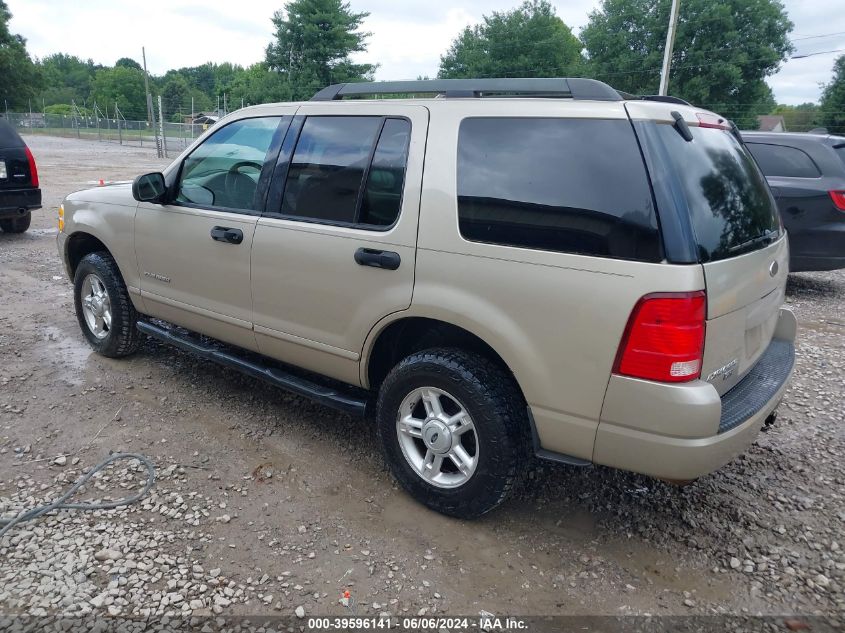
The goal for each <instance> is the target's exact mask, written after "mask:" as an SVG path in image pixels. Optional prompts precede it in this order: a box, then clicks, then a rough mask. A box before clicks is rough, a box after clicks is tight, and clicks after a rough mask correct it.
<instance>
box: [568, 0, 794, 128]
mask: <svg viewBox="0 0 845 633" xmlns="http://www.w3.org/2000/svg"><path fill="white" fill-rule="evenodd" d="M670 4H671V0H603V2H602V4H601V6H600V8H599V9H597V10H595V11H593V12H592V13H591V14H590V17H589V21H588V23H587V26H586V27H585V28H584V30H583V31H581V39H582V40H583V42H584V45H585V47H586V49H587V53H588V57H589V66H590V70H591V75H592V76H594V77H595V78H597V79H602V80H605V81H607V82H608V83H610V84H611V85H613V86H614V87H615V88H617V89H619V90H624V91H626V92H631V93H634V94H656V93H657V90H658V86H659V84H660V68H661V64H662V61H663V50H664V47H665V43H666V31H667V29H668V21H669V9H670ZM791 30H792V22H790V21H789V18H788V17H787V15H786V11H785V10H784V7H783V4H782V3H781V2H780V1H779V0H722V1H721V2H712V0H684V1H683V2H682V3H681V11H680V16H679V18H678V31H677V36H676V39H675V46H674V50H673V54H672V70H671V74H670V77H669V92H670V94H672V95H675V96H678V97H681V98H683V99H686V100H687V101H690V102H692V103H694V104H697V105H701V106H703V107H708V108H710V109H713V110H716V111H718V112H720V113H722V114H724V115H726V116H728V117H730V118H731V119H733V120H734V121H736V123H737V124H738V125H739V126H740V127H744V126H751V125H753V124H754V122H755V120H756V115H757V114H764V113H767V112H768V111H769V110H770V107H771V105H772V102H771V91H770V90H768V88H767V86H766V83H765V78H766V77H767V76H769V75H771V74H772V73H774V72H775V71H777V69H778V66H779V64H780V63H781V62H783V61H784V60H785V59H786V58H787V55H788V54H789V53H790V52H791V51H792V50H793V49H792V45H791V44H790V42H789V40H788V39H787V34H788V33H789V32H790V31H791Z"/></svg>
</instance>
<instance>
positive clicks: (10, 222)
mask: <svg viewBox="0 0 845 633" xmlns="http://www.w3.org/2000/svg"><path fill="white" fill-rule="evenodd" d="M31 223H32V213H25V214H24V215H19V216H18V217H16V218H7V219H5V220H0V229H3V232H4V233H23V232H24V231H26V230H27V229H28V228H29V225H30V224H31Z"/></svg>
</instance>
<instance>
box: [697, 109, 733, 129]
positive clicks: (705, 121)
mask: <svg viewBox="0 0 845 633" xmlns="http://www.w3.org/2000/svg"><path fill="white" fill-rule="evenodd" d="M695 116H697V117H698V127H713V128H716V129H718V130H729V129H730V125H728V122H727V121H726V120H725V119H723V118H722V117H720V116H719V115H717V114H712V113H710V112H696V113H695Z"/></svg>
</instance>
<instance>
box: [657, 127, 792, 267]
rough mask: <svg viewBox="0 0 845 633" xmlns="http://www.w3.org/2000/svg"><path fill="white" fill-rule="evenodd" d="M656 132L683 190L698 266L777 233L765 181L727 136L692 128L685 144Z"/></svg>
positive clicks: (667, 130)
mask: <svg viewBox="0 0 845 633" xmlns="http://www.w3.org/2000/svg"><path fill="white" fill-rule="evenodd" d="M657 129H658V135H659V136H660V137H661V138H662V139H663V143H664V146H665V147H666V149H667V150H668V152H669V155H670V159H671V163H672V166H673V167H674V170H675V172H676V173H677V176H678V179H679V180H680V183H681V186H682V188H683V190H684V194H685V196H686V201H687V206H688V207H689V211H690V217H691V220H692V228H693V231H694V233H695V239H696V242H697V245H698V250H699V257H700V259H701V260H702V261H705V262H706V261H713V260H718V259H726V258H728V257H735V256H737V255H739V254H741V253H744V252H748V251H750V250H754V249H757V248H762V247H764V246H765V245H766V244H765V243H763V242H761V241H760V240H757V238H760V237H762V236H765V235H769V234H771V232H772V231H774V232H776V233H777V234H779V232H780V220H779V219H778V215H777V208H776V207H775V203H774V199H773V198H772V197H771V194H770V192H769V188H768V185H767V184H766V180H765V178H764V177H763V175H762V174H761V173H760V170H759V169H758V168H757V165H756V164H755V163H754V159H752V158H751V155H750V154H749V153H748V151H747V150H745V149H744V148H743V147H742V146H741V145H740V144H739V142H738V141H737V140H736V139H735V138H734V137H733V135H732V134H731V133H730V132H728V131H726V130H719V129H713V128H699V127H691V128H690V130H691V131H692V135H693V140H692V141H691V142H687V141H685V140H684V139H683V138H682V137H681V135H680V134H679V133H678V132H677V130H675V128H673V127H672V126H671V125H658V126H657Z"/></svg>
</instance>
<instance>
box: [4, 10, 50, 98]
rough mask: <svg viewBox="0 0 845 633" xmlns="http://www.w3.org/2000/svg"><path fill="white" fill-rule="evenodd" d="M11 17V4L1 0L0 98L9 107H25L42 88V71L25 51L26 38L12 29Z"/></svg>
mask: <svg viewBox="0 0 845 633" xmlns="http://www.w3.org/2000/svg"><path fill="white" fill-rule="evenodd" d="M11 19H12V13H11V12H10V11H9V7H8V6H7V5H6V2H5V1H4V0H0V99H5V100H6V104H7V105H8V107H10V108H21V109H23V108H24V107H25V106H27V105H28V104H27V102H28V100H29V99H31V98H32V97H34V96H35V95H36V94H37V92H38V90H39V88H40V87H41V73H40V72H39V69H38V67H37V66H36V65H35V64H34V63H33V62H32V59H31V58H30V57H29V53H27V51H26V40H25V39H24V38H23V37H21V36H20V35H14V34H13V33H11V32H10V31H9V20H11ZM0 105H2V104H0Z"/></svg>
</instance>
